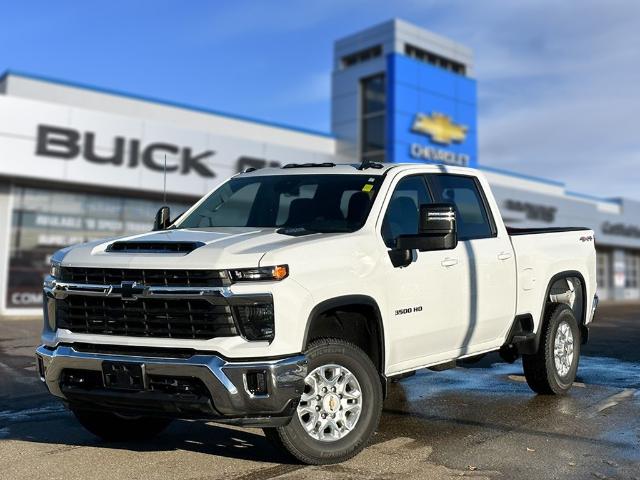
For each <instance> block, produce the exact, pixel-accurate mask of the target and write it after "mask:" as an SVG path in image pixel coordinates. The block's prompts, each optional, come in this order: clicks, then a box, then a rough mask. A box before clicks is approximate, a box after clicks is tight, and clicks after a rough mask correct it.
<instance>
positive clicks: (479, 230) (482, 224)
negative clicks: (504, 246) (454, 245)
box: [429, 174, 495, 240]
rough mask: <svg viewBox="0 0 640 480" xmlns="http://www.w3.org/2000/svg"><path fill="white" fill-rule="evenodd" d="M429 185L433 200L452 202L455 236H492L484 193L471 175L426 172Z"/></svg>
mask: <svg viewBox="0 0 640 480" xmlns="http://www.w3.org/2000/svg"><path fill="white" fill-rule="evenodd" d="M429 185H430V186H431V190H432V193H433V196H434V198H435V201H436V202H446V203H453V204H454V205H455V207H456V220H457V224H458V239H459V240H472V239H475V238H489V237H493V236H494V232H495V229H494V227H493V222H492V221H491V219H490V218H489V214H488V212H487V209H486V206H485V202H484V197H483V196H482V193H481V192H480V188H479V186H478V182H477V181H476V179H475V178H473V177H464V176H460V175H447V174H443V175H429Z"/></svg>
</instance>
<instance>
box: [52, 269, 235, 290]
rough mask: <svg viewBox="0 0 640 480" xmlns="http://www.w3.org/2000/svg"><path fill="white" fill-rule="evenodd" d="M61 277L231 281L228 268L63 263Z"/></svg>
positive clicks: (106, 281) (187, 283)
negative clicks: (165, 268)
mask: <svg viewBox="0 0 640 480" xmlns="http://www.w3.org/2000/svg"><path fill="white" fill-rule="evenodd" d="M60 280H61V281H64V282H70V283H82V284H94V285H119V284H121V283H122V282H136V283H139V284H143V285H147V286H181V287H223V286H227V285H231V282H230V280H229V276H228V275H227V272H226V271H225V270H158V269H133V268H125V269H120V268H83V267H62V268H61V269H60Z"/></svg>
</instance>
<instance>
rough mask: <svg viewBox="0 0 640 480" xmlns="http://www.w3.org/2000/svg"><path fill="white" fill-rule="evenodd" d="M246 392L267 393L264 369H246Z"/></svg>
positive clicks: (254, 393) (253, 393)
mask: <svg viewBox="0 0 640 480" xmlns="http://www.w3.org/2000/svg"><path fill="white" fill-rule="evenodd" d="M245 378H246V383H247V385H246V387H247V392H249V393H250V394H251V395H263V396H264V395H267V394H268V393H269V391H268V388H267V371H266V370H253V371H248V372H247V373H246V375H245Z"/></svg>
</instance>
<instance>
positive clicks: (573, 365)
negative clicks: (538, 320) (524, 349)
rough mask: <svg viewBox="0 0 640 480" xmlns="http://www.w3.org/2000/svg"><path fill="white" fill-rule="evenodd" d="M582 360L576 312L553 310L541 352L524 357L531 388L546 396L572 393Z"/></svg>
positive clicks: (562, 307) (560, 306)
mask: <svg viewBox="0 0 640 480" xmlns="http://www.w3.org/2000/svg"><path fill="white" fill-rule="evenodd" d="M579 357H580V329H579V328H578V322H577V321H576V318H575V316H574V314H573V311H572V310H571V308H570V307H569V306H568V305H565V304H556V305H553V306H551V307H549V308H548V309H547V312H546V315H545V322H544V324H543V325H542V332H541V339H540V346H539V347H538V351H537V352H536V353H535V354H533V355H523V356H522V365H523V366H524V375H525V377H526V379H527V383H528V384H529V387H531V389H532V390H533V391H534V392H537V393H542V394H552V395H562V394H564V393H566V392H568V391H569V389H570V388H571V385H572V384H573V381H574V380H575V378H576V372H577V371H578V361H579Z"/></svg>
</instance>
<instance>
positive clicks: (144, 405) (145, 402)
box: [36, 345, 307, 426]
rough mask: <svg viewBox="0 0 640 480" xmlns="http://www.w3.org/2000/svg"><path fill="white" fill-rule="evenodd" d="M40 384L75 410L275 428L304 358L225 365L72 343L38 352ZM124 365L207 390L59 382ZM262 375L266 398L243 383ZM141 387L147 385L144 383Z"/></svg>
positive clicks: (286, 411)
mask: <svg viewBox="0 0 640 480" xmlns="http://www.w3.org/2000/svg"><path fill="white" fill-rule="evenodd" d="M36 356H37V359H38V369H39V372H40V376H41V380H42V381H43V382H45V384H46V386H47V388H48V389H49V391H50V392H51V393H52V394H53V395H55V396H57V397H60V398H61V399H62V400H63V401H65V403H67V404H68V405H70V406H71V407H75V408H90V409H97V410H107V411H119V412H123V413H138V414H148V415H168V416H174V417H180V418H194V417H197V418H207V419H210V420H214V421H219V422H223V423H235V424H242V425H248V426H277V425H284V424H286V423H288V422H289V420H290V418H291V416H292V414H293V412H294V411H295V408H296V406H297V404H298V401H299V399H300V396H301V394H302V391H303V389H304V378H305V376H306V374H307V359H306V357H305V356H304V355H295V356H291V357H287V358H281V359H276V360H256V361H230V360H225V359H223V358H221V357H219V356H217V355H215V354H201V353H195V354H193V355H191V356H187V357H185V356H178V355H175V354H172V352H171V350H170V349H167V350H166V353H165V352H159V353H158V352H154V353H153V355H151V354H149V355H148V356H147V355H129V354H125V353H122V354H120V353H111V352H109V353H96V352H94V351H81V349H80V347H75V348H74V346H73V345H59V346H57V347H55V348H51V347H48V346H45V345H42V346H40V347H38V348H37V350H36ZM104 361H109V362H124V363H128V364H140V365H142V366H143V371H144V376H145V378H146V377H149V378H151V377H154V376H155V377H162V378H168V379H172V378H178V379H185V378H186V379H197V380H199V381H200V382H201V384H202V385H204V387H205V388H206V394H205V395H203V398H201V399H199V401H198V402H195V401H194V399H193V397H189V399H185V398H181V397H180V395H179V394H170V393H160V394H159V393H158V392H154V391H150V390H148V389H147V388H146V387H145V388H144V389H142V390H139V391H124V390H115V389H108V388H105V387H104V384H100V385H94V386H93V388H86V387H84V388H81V387H70V386H68V385H65V384H64V383H63V381H62V379H63V372H64V371H65V370H67V371H80V373H82V372H83V371H90V372H99V373H95V374H94V375H93V376H94V377H95V378H98V379H100V378H102V362H104ZM251 372H264V375H265V378H266V379H267V381H266V384H267V390H266V393H265V394H260V395H255V394H253V393H252V392H251V391H250V389H249V388H248V385H247V374H248V373H249V374H251ZM145 385H146V382H145Z"/></svg>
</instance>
